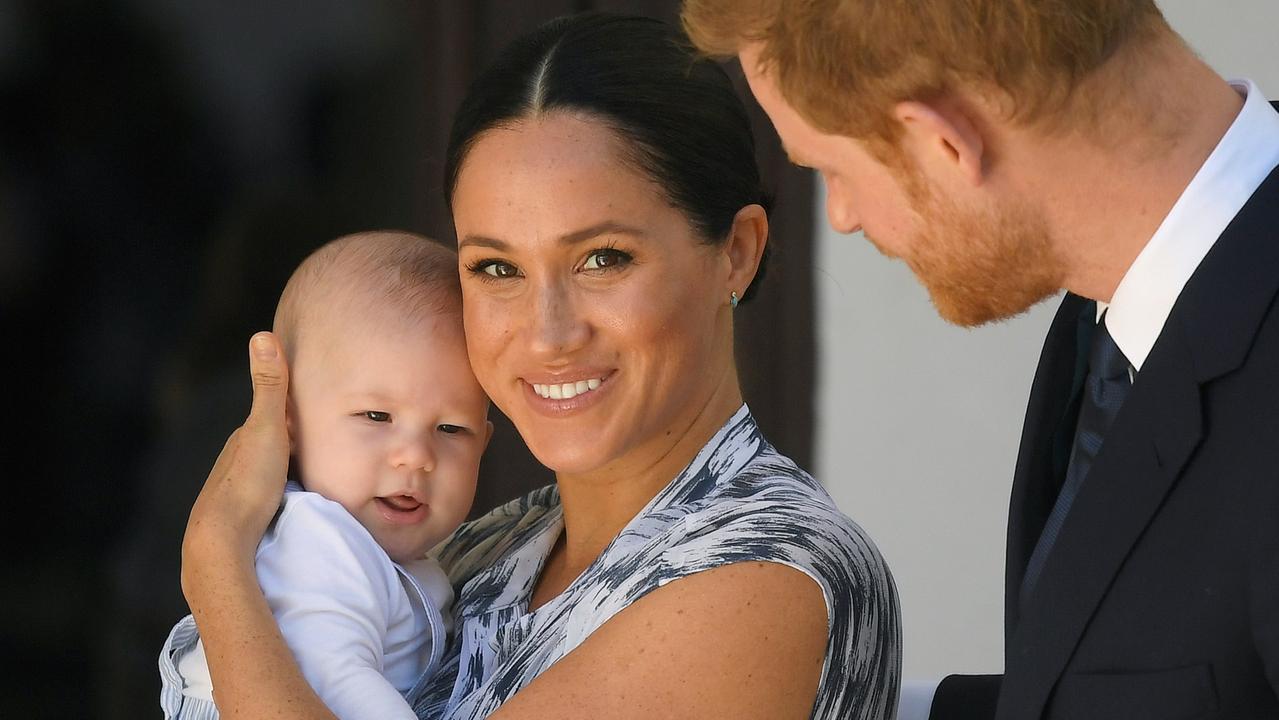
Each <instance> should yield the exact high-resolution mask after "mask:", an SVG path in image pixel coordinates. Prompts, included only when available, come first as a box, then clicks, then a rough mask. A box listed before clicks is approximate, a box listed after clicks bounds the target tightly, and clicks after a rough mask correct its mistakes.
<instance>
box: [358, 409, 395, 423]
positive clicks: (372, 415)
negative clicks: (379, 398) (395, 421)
mask: <svg viewBox="0 0 1279 720" xmlns="http://www.w3.org/2000/svg"><path fill="white" fill-rule="evenodd" d="M362 414H363V415H364V417H366V418H368V419H369V420H372V421H373V422H375V423H384V422H391V413H389V412H382V411H381V410H365V411H364V412H363V413H362Z"/></svg>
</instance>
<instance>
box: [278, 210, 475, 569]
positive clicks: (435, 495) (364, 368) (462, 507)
mask: <svg viewBox="0 0 1279 720" xmlns="http://www.w3.org/2000/svg"><path fill="white" fill-rule="evenodd" d="M461 304H462V295H461V289H460V287H459V284H458V272H457V256H456V254H454V253H453V251H451V250H449V249H446V248H445V247H443V246H441V245H439V244H437V243H434V242H431V241H429V240H427V239H426V238H423V237H420V236H417V235H411V234H408V233H399V232H369V233H360V234H357V235H349V236H347V237H343V238H339V239H337V240H334V241H333V242H331V243H329V244H327V245H325V246H324V247H322V248H320V249H319V250H317V251H315V253H313V254H312V255H311V256H310V257H308V258H307V259H306V260H305V261H303V262H302V264H301V265H300V266H299V267H298V269H297V270H296V271H295V272H294V273H293V276H292V277H291V278H290V279H289V282H288V285H286V286H285V288H284V293H283V295H281V297H280V304H279V307H278V308H277V309H276V313H275V327H274V331H275V333H276V335H277V336H278V337H279V338H280V340H281V341H282V343H283V345H284V351H285V355H286V356H287V357H288V360H289V383H290V384H289V405H288V422H289V437H290V438H291V441H292V450H293V463H294V471H295V476H296V477H297V478H298V479H299V480H300V481H301V482H302V485H303V486H304V487H305V488H306V489H307V490H310V491H312V492H316V493H319V494H320V495H323V496H325V497H327V498H328V499H330V500H333V501H335V502H337V503H340V504H341V505H342V506H343V507H345V508H346V509H347V511H349V512H350V513H351V514H352V515H353V516H355V518H356V519H357V520H359V521H360V523H361V524H362V525H364V527H366V528H367V529H368V531H369V532H370V533H371V534H372V535H373V538H374V539H375V540H377V542H378V544H379V545H381V546H382V548H383V549H385V550H386V552H387V554H388V555H390V556H391V558H392V559H393V560H396V561H399V562H404V561H408V560H413V559H416V558H419V557H422V556H423V554H424V553H425V552H426V551H427V550H428V549H430V548H431V547H432V546H433V545H435V544H436V543H438V542H439V541H440V540H442V539H444V538H445V537H446V536H447V535H448V534H449V533H451V532H452V531H453V530H454V529H456V528H457V526H458V525H459V524H461V522H462V521H463V520H464V519H465V518H466V515H467V513H468V512H469V511H470V508H471V502H472V501H473V500H474V498H475V482H476V475H477V473H478V471H479V464H480V454H481V453H482V452H483V450H484V446H485V444H487V442H488V438H489V434H490V432H491V429H492V425H490V424H489V422H488V398H487V397H486V396H485V395H484V391H483V390H482V389H481V388H480V385H479V383H478V382H476V380H475V376H474V375H473V374H472V373H471V366H470V363H469V362H468V360H467V357H466V340H465V338H464V336H463V334H462V314H461V310H462V308H461Z"/></svg>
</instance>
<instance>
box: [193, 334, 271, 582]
mask: <svg viewBox="0 0 1279 720" xmlns="http://www.w3.org/2000/svg"><path fill="white" fill-rule="evenodd" d="M249 346H250V352H249V373H250V375H251V376H252V378H253V406H252V408H251V409H250V411H249V417H248V419H247V420H245V421H244V425H242V426H240V427H239V428H237V429H236V431H235V432H233V433H231V437H230V438H229V439H228V440H227V443H226V446H225V447H223V448H222V453H221V454H220V455H218V459H217V462H216V463H214V465H213V470H212V471H211V472H210V473H209V477H208V479H207V480H205V481H204V488H203V489H202V490H201V491H200V496H199V497H198V498H196V501H195V505H194V506H193V507H192V508H191V517H190V519H189V520H187V530H186V536H185V537H184V538H183V541H182V586H183V591H184V592H186V593H187V595H188V598H187V599H188V600H191V599H192V598H191V597H190V595H191V593H192V591H195V592H196V593H197V594H198V592H199V581H200V579H201V570H202V569H203V567H204V566H205V565H206V564H207V562H208V561H213V562H223V561H226V560H228V559H231V558H236V559H244V560H248V561H250V562H251V561H252V558H253V551H254V549H255V548H256V547H257V544H258V541H259V540H261V539H262V534H263V533H264V532H266V527H267V524H268V523H270V522H271V517H272V516H273V515H274V514H275V511H276V509H277V508H278V507H279V505H280V498H281V496H282V495H283V494H284V478H285V474H286V473H287V472H288V465H289V437H288V429H287V428H286V426H285V421H284V406H285V399H286V397H287V394H288V384H289V382H288V378H289V370H288V367H287V366H286V365H285V362H284V357H283V355H282V354H281V352H280V345H279V341H277V340H276V338H275V337H274V336H273V335H271V333H267V332H262V333H258V334H257V335H254V336H253V338H252V340H250V342H249Z"/></svg>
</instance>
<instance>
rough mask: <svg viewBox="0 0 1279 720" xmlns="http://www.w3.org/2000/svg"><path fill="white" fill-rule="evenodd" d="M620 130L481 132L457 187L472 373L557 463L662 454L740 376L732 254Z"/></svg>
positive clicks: (544, 126)
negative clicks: (686, 210) (639, 159)
mask: <svg viewBox="0 0 1279 720" xmlns="http://www.w3.org/2000/svg"><path fill="white" fill-rule="evenodd" d="M621 142H622V141H621V140H620V138H619V137H618V136H617V135H616V134H615V133H614V132H613V131H612V130H610V129H608V128H606V127H605V126H603V125H602V124H600V123H599V122H598V121H595V120H592V119H587V118H583V117H579V116H573V115H569V114H565V113H552V114H550V115H546V116H542V117H540V118H537V119H530V120H526V121H522V122H520V123H518V124H516V125H514V126H510V127H507V128H499V129H495V130H490V131H488V132H485V133H484V134H482V135H480V136H479V139H478V141H477V142H476V143H475V144H474V146H473V147H472V148H471V151H470V153H469V154H468V156H467V158H466V160H465V163H464V165H463V167H462V170H461V172H460V174H459V177H458V182H457V187H456V190H455V192H454V196H453V210H454V222H455V224H456V227H457V235H458V253H459V264H460V266H461V273H462V295H463V300H464V318H465V325H466V339H467V347H468V351H469V353H470V357H471V362H472V365H473V366H474V369H475V374H476V376H477V377H478V378H479V380H480V383H481V384H482V385H483V386H484V389H485V391H487V392H488V394H489V396H490V397H491V398H492V399H493V401H494V402H495V403H496V404H497V405H498V407H500V408H501V409H502V411H503V412H505V413H506V414H507V416H509V417H510V418H511V420H512V421H513V422H514V423H515V426H516V428H517V429H518V430H519V431H520V434H521V435H522V436H523V438H524V440H525V442H527V443H528V446H529V448H530V449H531V450H532V451H533V454H534V455H536V456H537V458H538V459H539V460H540V461H542V462H543V463H544V464H546V465H547V466H548V467H550V468H551V469H553V470H555V471H557V472H558V473H560V474H561V475H565V474H581V473H589V472H592V471H598V470H604V469H607V468H609V467H610V466H621V465H625V466H632V464H633V463H641V464H643V463H647V462H656V461H658V460H659V459H660V457H661V455H662V454H663V453H664V452H665V451H666V450H668V449H669V448H670V446H671V445H672V444H673V443H674V442H675V441H676V440H678V439H679V437H680V436H681V434H682V433H683V432H684V431H685V430H686V429H687V428H688V427H689V426H690V425H691V424H692V423H693V421H694V420H695V419H696V417H697V414H698V412H699V411H700V410H701V409H702V408H704V407H705V406H706V404H707V403H708V402H710V400H711V398H712V395H713V394H714V392H715V390H716V389H717V387H720V386H722V384H723V383H724V382H725V380H726V378H730V377H731V378H732V381H733V382H735V376H734V375H733V374H732V329H731V314H730V313H731V311H730V310H729V307H728V293H729V290H730V288H729V286H728V283H729V281H730V280H729V276H730V264H729V261H728V259H727V256H726V253H725V252H724V251H723V250H722V249H721V248H718V247H715V246H710V245H707V244H705V243H704V242H702V240H701V238H699V237H698V236H697V234H696V233H695V232H694V230H693V229H692V228H691V227H690V225H689V222H688V220H687V218H686V217H685V216H684V214H683V213H682V212H680V211H679V210H676V209H675V208H673V207H671V205H670V203H669V202H668V201H667V200H666V199H665V197H664V196H663V194H662V193H661V191H660V189H659V188H658V187H657V186H656V185H655V184H654V182H653V181H652V180H651V179H650V178H649V177H648V176H647V175H645V174H643V173H641V172H639V171H637V170H635V169H633V167H632V166H631V165H630V164H628V163H626V162H623V160H622V156H621V155H620V152H619V150H620V148H621V147H622V146H621ZM739 293H740V290H739ZM734 391H735V385H734Z"/></svg>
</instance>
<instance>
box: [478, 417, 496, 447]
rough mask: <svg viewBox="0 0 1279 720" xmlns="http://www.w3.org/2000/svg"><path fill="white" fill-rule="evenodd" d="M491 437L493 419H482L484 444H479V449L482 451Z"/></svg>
mask: <svg viewBox="0 0 1279 720" xmlns="http://www.w3.org/2000/svg"><path fill="white" fill-rule="evenodd" d="M492 439H493V421H492V420H485V421H484V444H483V445H481V446H480V450H481V451H483V450H484V448H487V447H488V446H489V440H492Z"/></svg>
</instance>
